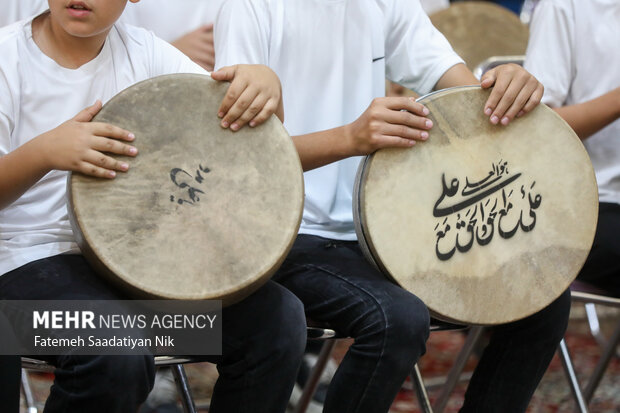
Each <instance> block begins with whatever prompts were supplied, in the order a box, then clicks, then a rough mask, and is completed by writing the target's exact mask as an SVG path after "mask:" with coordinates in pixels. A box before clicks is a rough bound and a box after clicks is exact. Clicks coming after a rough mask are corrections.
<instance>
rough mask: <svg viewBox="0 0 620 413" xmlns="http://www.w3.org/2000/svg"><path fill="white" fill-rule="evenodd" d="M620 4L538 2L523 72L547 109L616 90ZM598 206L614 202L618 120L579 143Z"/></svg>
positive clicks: (619, 82)
mask: <svg viewBox="0 0 620 413" xmlns="http://www.w3.org/2000/svg"><path fill="white" fill-rule="evenodd" d="M619 44H620V2H619V1H618V0H588V1H582V0H543V1H541V2H540V4H538V6H536V9H535V10H534V16H533V18H532V22H531V23H530V41H529V44H528V48H527V57H526V60H525V64H524V66H525V68H526V69H527V70H529V71H530V72H531V73H532V74H533V75H534V76H536V77H537V78H538V80H539V81H540V82H541V83H542V84H543V85H544V86H545V95H544V97H543V102H544V103H546V104H548V105H549V106H551V107H559V106H565V105H573V104H577V103H582V102H585V101H589V100H592V99H594V98H596V97H599V96H601V95H603V94H605V93H606V92H609V91H611V90H612V89H615V88H617V87H619V86H620V72H619V71H618V68H619V67H620V49H619V48H618V47H619V46H618V45H619ZM584 145H585V147H586V149H587V150H588V153H589V154H590V159H591V160H592V165H593V166H594V170H595V172H596V179H597V182H598V187H599V198H600V200H601V201H602V202H615V203H620V120H616V121H615V122H613V123H612V124H610V125H608V126H607V127H605V128H604V129H602V130H600V131H599V132H597V133H596V134H594V135H592V136H590V137H589V138H588V139H586V140H585V141H584Z"/></svg>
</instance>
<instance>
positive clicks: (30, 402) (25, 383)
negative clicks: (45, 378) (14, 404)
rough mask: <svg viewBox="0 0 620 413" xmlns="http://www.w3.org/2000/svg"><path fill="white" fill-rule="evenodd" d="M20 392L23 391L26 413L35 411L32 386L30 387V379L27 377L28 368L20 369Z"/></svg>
mask: <svg viewBox="0 0 620 413" xmlns="http://www.w3.org/2000/svg"><path fill="white" fill-rule="evenodd" d="M21 380H22V392H23V393H24V399H25V400H26V407H27V408H28V413H37V411H38V410H37V407H36V405H35V402H34V397H33V396H32V387H30V379H29V378H28V370H26V369H22V377H21Z"/></svg>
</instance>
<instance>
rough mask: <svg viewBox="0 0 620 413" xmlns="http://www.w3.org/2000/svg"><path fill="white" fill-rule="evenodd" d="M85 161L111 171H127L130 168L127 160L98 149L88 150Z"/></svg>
mask: <svg viewBox="0 0 620 413" xmlns="http://www.w3.org/2000/svg"><path fill="white" fill-rule="evenodd" d="M84 162H86V163H88V164H91V165H93V166H96V167H99V168H102V169H106V170H109V171H122V172H125V171H127V170H128V169H129V164H128V163H127V162H124V161H119V160H116V159H114V158H112V157H111V156H108V155H105V154H103V153H101V152H99V151H96V150H90V151H88V152H87V153H86V156H85V157H84Z"/></svg>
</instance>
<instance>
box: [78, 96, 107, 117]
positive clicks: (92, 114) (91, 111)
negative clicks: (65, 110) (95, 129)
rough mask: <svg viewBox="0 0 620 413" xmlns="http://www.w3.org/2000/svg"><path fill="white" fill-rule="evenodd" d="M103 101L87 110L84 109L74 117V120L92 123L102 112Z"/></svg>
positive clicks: (97, 102) (98, 101)
mask: <svg viewBox="0 0 620 413" xmlns="http://www.w3.org/2000/svg"><path fill="white" fill-rule="evenodd" d="M101 106H102V105H101V101H100V100H99V99H97V101H96V102H95V103H94V104H93V105H92V106H89V107H87V108H85V109H82V110H81V111H80V112H79V113H78V114H77V115H75V116H74V117H73V120H75V121H78V122H90V121H91V120H92V119H93V118H94V117H95V115H96V114H97V113H99V111H100V110H101Z"/></svg>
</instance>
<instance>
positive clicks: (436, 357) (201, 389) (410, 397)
mask: <svg viewBox="0 0 620 413" xmlns="http://www.w3.org/2000/svg"><path fill="white" fill-rule="evenodd" d="M573 309H574V312H573V315H572V317H571V322H570V324H569V328H568V333H567V336H566V340H567V344H568V347H569V350H570V351H571V353H572V355H573V361H574V363H575V369H576V371H577V374H578V377H579V379H580V381H581V382H582V384H583V383H585V380H586V378H587V376H588V375H589V374H590V373H591V371H592V369H593V368H594V365H595V363H596V361H597V360H598V357H599V355H600V348H599V346H598V345H597V343H596V342H595V340H594V339H593V337H592V336H591V335H590V333H589V329H588V326H587V323H586V322H585V319H584V316H583V311H581V309H580V308H579V307H577V306H576V305H574V306H573ZM619 318H620V315H619V314H618V312H613V313H607V314H606V316H605V317H604V318H602V320H601V321H602V324H603V325H602V328H603V331H609V330H610V328H613V327H614V325H615V323H617V322H618V320H619ZM464 339H465V337H464V335H463V334H462V333H460V332H436V333H432V334H431V338H430V339H429V342H428V351H427V354H426V355H425V356H424V357H423V358H422V360H421V361H420V369H421V371H422V376H423V377H424V380H425V382H426V384H427V386H429V387H431V389H430V390H429V396H430V398H431V401H433V400H434V398H435V397H437V390H434V389H436V388H437V387H436V386H433V384H434V383H438V382H441V377H442V376H444V375H445V374H447V372H448V371H449V369H450V367H451V365H452V363H453V361H454V359H455V357H456V356H457V354H458V352H459V351H460V348H461V346H462V344H463V341H464ZM347 345H348V343H347V342H346V341H342V342H340V343H339V345H338V346H337V349H336V352H335V358H336V359H338V358H340V357H342V354H343V353H344V351H346V348H347ZM475 363H476V360H475V359H474V358H472V360H470V361H469V363H468V365H467V367H466V369H465V371H466V372H471V371H472V370H473V368H474V366H475ZM186 370H187V373H188V376H189V380H190V384H191V387H192V390H193V393H194V396H195V399H196V402H197V403H198V405H201V404H202V405H204V404H205V403H206V402H208V400H209V396H210V392H211V389H212V387H213V383H214V381H215V379H216V374H217V373H215V369H214V366H212V365H210V364H207V363H202V364H196V365H188V366H187V367H186ZM31 382H32V384H33V388H34V393H35V399H36V400H37V401H38V405H39V407H40V406H42V403H43V401H44V400H45V398H46V397H47V394H48V392H49V385H50V376H49V375H37V374H31ZM407 387H410V386H408V383H406V384H405V386H404V388H403V390H402V391H401V392H400V394H399V395H398V397H397V399H396V400H395V401H394V404H393V405H392V408H391V409H390V413H405V412H407V413H414V412H419V411H420V410H419V407H418V405H417V401H416V399H415V396H414V394H413V391H412V390H410V389H407ZM465 387H466V383H460V384H459V385H458V386H457V388H456V389H455V391H454V393H453V394H452V396H451V398H450V400H449V402H448V406H447V408H446V410H445V412H446V413H454V412H457V411H458V409H459V407H460V404H461V403H462V400H463V394H464V392H465ZM22 405H23V408H22V410H21V411H22V412H24V413H25V412H26V411H27V410H26V409H25V405H24V404H23V403H22ZM589 407H590V412H592V413H611V412H616V413H620V360H619V359H618V358H615V359H614V360H613V361H612V362H611V364H610V366H609V368H608V370H607V372H606V374H605V376H604V378H603V380H602V382H601V384H600V386H599V388H598V390H597V391H596V393H595V394H594V398H593V400H592V402H591V403H590V405H589ZM574 409H575V404H574V402H573V399H572V396H571V394H570V390H569V387H568V384H567V381H566V378H565V376H564V371H563V369H562V366H561V363H560V360H559V358H558V357H557V356H556V357H555V358H554V359H553V361H552V363H551V365H550V367H549V369H548V371H547V372H546V373H545V376H544V377H543V380H542V382H541V383H540V385H539V387H538V389H537V391H536V393H535V395H534V397H533V399H532V401H531V403H530V407H529V408H528V413H556V412H573V411H574ZM39 411H42V410H39ZM200 411H201V412H206V410H205V409H201V410H200Z"/></svg>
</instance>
